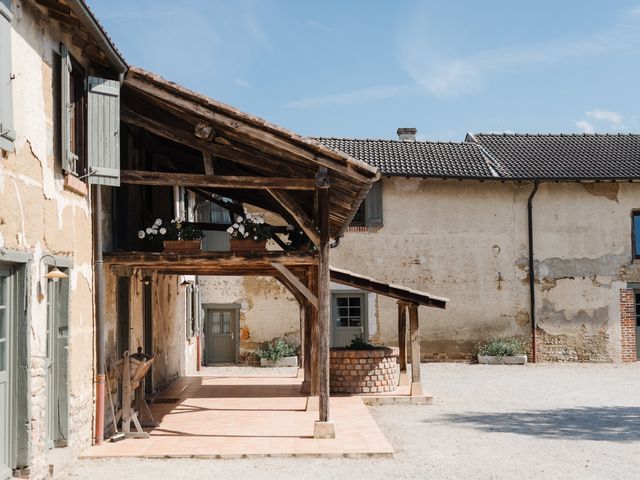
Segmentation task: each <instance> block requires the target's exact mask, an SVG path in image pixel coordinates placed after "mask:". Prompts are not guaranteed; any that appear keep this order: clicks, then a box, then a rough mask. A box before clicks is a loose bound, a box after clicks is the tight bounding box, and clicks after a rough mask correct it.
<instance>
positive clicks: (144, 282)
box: [140, 275, 153, 285]
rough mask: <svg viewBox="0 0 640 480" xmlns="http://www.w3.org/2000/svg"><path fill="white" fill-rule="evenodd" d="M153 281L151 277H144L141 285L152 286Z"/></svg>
mask: <svg viewBox="0 0 640 480" xmlns="http://www.w3.org/2000/svg"><path fill="white" fill-rule="evenodd" d="M152 281H153V278H151V275H145V276H144V277H142V280H140V283H142V284H143V285H151V282H152Z"/></svg>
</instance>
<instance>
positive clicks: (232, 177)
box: [121, 67, 380, 244]
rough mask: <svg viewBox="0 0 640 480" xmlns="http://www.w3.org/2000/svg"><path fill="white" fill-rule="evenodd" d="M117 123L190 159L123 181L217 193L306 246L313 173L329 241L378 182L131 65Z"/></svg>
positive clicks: (298, 139) (342, 159)
mask: <svg viewBox="0 0 640 480" xmlns="http://www.w3.org/2000/svg"><path fill="white" fill-rule="evenodd" d="M121 120H122V121H123V122H125V123H127V124H129V125H133V126H135V127H139V128H142V129H144V130H146V131H148V132H150V133H152V134H154V135H155V136H158V137H161V138H163V139H165V140H169V141H171V142H174V143H176V144H179V145H178V146H180V147H182V148H185V147H186V149H187V152H186V153H187V154H189V155H191V157H189V158H190V159H189V160H188V161H180V162H179V163H176V164H175V165H174V166H173V171H164V172H154V173H155V177H154V178H152V177H151V172H140V171H126V170H123V171H122V177H121V181H122V182H123V183H138V184H153V185H183V186H189V187H192V188H200V189H201V190H204V191H210V192H213V191H215V193H218V194H221V195H225V196H228V197H230V198H233V199H234V200H237V201H239V202H247V203H250V204H252V205H256V206H259V207H261V208H265V209H267V210H270V211H273V212H276V213H278V214H280V215H281V216H282V217H283V218H285V219H286V220H287V221H291V220H295V223H297V224H299V226H300V227H301V228H302V229H303V230H304V231H305V232H306V233H307V234H308V235H309V237H310V238H311V239H312V240H317V235H315V237H316V238H314V231H316V230H315V229H314V228H313V222H312V219H313V218H314V188H315V181H316V176H317V175H318V172H319V171H320V172H324V173H325V174H326V177H327V178H328V179H329V182H330V193H329V210H330V213H329V231H330V234H331V237H333V238H338V237H340V236H341V235H342V234H343V232H344V231H345V229H346V228H347V227H348V225H349V223H350V222H351V220H352V218H353V216H354V215H355V213H356V211H357V210H358V207H359V206H360V203H361V202H362V200H363V199H364V197H365V196H366V194H367V192H368V191H369V189H370V187H371V185H372V184H373V183H374V182H375V181H377V180H378V179H379V178H380V172H379V170H378V169H377V168H376V167H373V166H371V165H369V164H367V163H365V162H362V161H360V160H356V159H354V158H353V157H351V156H349V155H347V154H345V153H342V152H337V151H335V150H332V149H330V148H328V147H326V146H324V145H322V144H320V143H318V142H316V141H315V140H311V139H309V138H306V137H302V136H300V135H298V134H296V133H293V132H291V131H289V130H286V129H284V128H281V127H278V126H276V125H273V124H271V123H269V122H267V121H265V120H263V119H261V118H258V117H255V116H253V115H249V114H247V113H243V112H241V111H239V110H238V109H236V108H234V107H231V106H229V105H226V104H224V103H221V102H218V101H216V100H213V99H211V98H208V97H206V96H204V95H201V94H198V93H195V92H192V91H190V90H188V89H186V88H184V87H182V86H180V85H177V84H176V83H173V82H170V81H168V80H165V79H164V78H162V77H160V76H158V75H156V74H153V73H150V72H147V71H145V70H142V69H140V68H137V67H130V68H129V70H128V71H127V74H126V76H125V80H124V84H123V87H122V108H121ZM171 174H173V176H171ZM189 175H192V176H189ZM214 187H215V190H213V188H214ZM314 243H316V244H317V241H314Z"/></svg>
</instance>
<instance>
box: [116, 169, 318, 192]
mask: <svg viewBox="0 0 640 480" xmlns="http://www.w3.org/2000/svg"><path fill="white" fill-rule="evenodd" d="M120 182H122V183H130V184H135V185H162V186H174V185H179V186H182V187H203V188H230V189H234V188H238V189H249V190H256V189H281V190H313V185H314V184H315V180H313V179H309V178H282V177H238V176H221V175H201V174H198V173H169V172H147V171H143V170H122V171H121V172H120Z"/></svg>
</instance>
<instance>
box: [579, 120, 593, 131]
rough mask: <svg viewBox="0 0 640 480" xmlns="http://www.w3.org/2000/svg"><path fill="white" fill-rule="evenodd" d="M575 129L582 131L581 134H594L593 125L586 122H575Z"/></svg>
mask: <svg viewBox="0 0 640 480" xmlns="http://www.w3.org/2000/svg"><path fill="white" fill-rule="evenodd" d="M576 127H578V128H579V129H580V130H582V132H583V133H595V128H594V127H593V125H592V124H591V123H589V122H587V121H586V120H576Z"/></svg>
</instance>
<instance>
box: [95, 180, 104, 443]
mask: <svg viewBox="0 0 640 480" xmlns="http://www.w3.org/2000/svg"><path fill="white" fill-rule="evenodd" d="M94 197H95V202H94V214H93V219H94V222H95V224H94V248H95V252H94V260H93V261H94V288H95V298H96V307H95V308H96V428H95V444H96V445H102V443H103V441H104V382H105V351H104V341H105V335H104V265H103V259H102V248H103V247H102V192H101V188H100V185H96V186H95V190H94Z"/></svg>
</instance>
